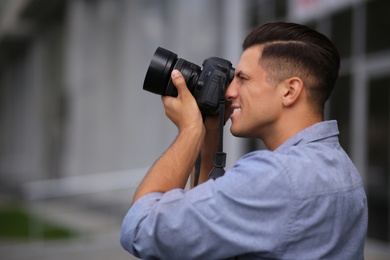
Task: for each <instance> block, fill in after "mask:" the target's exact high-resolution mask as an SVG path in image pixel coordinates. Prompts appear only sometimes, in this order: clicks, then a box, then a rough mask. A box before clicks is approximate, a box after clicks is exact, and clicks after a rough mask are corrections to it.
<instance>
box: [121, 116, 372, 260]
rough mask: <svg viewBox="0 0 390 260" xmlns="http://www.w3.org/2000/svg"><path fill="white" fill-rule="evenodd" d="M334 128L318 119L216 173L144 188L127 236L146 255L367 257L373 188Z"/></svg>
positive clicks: (132, 248)
mask: <svg viewBox="0 0 390 260" xmlns="http://www.w3.org/2000/svg"><path fill="white" fill-rule="evenodd" d="M337 136H338V128H337V123H336V121H327V122H321V123H318V124H315V125H313V126H311V127H309V128H307V129H305V130H303V131H301V132H300V133H298V134H296V135H295V136H293V137H292V138H290V139H289V140H288V141H286V142H285V143H284V144H283V145H281V146H280V147H279V148H278V149H276V150H275V151H273V152H271V151H265V150H261V151H255V152H252V153H249V154H247V155H245V156H243V157H242V158H241V159H240V160H238V161H237V163H236V164H235V165H234V166H233V167H232V168H231V169H229V170H228V171H227V172H226V173H225V175H224V176H223V177H220V178H218V179H217V180H215V181H214V180H209V181H207V182H206V183H204V184H201V185H199V186H197V187H196V188H194V189H191V190H189V191H185V190H182V189H175V190H172V191H169V192H166V193H151V194H147V195H145V196H143V197H142V198H141V199H139V200H138V201H137V202H136V203H135V204H134V205H133V206H132V207H131V208H130V210H129V212H128V213H127V215H126V217H125V219H124V221H123V226H122V233H121V243H122V246H123V247H124V248H125V249H126V250H127V251H129V252H130V253H132V254H134V255H135V256H137V257H140V258H142V259H169V260H173V259H202V260H204V259H226V258H232V257H236V259H300V260H301V259H337V260H339V259H343V260H346V259H353V260H358V259H363V258H364V254H363V251H364V241H365V236H366V229H367V202H366V195H365V192H364V189H363V186H362V181H361V178H360V175H359V173H358V171H357V170H356V168H355V166H354V165H353V163H352V162H351V160H350V159H349V157H348V155H347V154H346V153H345V152H344V150H343V149H342V148H341V146H340V144H339V141H338V137H337Z"/></svg>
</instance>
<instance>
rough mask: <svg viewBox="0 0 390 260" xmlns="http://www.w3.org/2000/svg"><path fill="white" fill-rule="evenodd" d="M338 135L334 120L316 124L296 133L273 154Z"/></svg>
mask: <svg viewBox="0 0 390 260" xmlns="http://www.w3.org/2000/svg"><path fill="white" fill-rule="evenodd" d="M338 134H339V129H338V126H337V121H336V120H330V121H323V122H319V123H316V124H314V125H312V126H309V127H308V128H305V129H303V130H302V131H300V132H298V133H297V134H295V135H294V136H292V137H291V138H290V139H288V140H287V141H286V142H284V143H283V144H282V145H281V146H279V147H278V148H277V149H276V150H275V152H283V151H285V150H286V149H288V148H289V147H291V146H296V145H298V144H300V143H310V142H313V141H318V140H321V139H326V138H329V137H332V136H336V137H337V135H338Z"/></svg>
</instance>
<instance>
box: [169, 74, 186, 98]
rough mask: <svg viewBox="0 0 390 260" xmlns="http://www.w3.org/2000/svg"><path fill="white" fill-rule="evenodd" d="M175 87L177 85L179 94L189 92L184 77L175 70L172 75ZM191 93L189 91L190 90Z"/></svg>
mask: <svg viewBox="0 0 390 260" xmlns="http://www.w3.org/2000/svg"><path fill="white" fill-rule="evenodd" d="M171 77H172V82H173V85H175V87H176V89H177V92H178V93H179V94H180V93H182V92H183V90H184V91H185V90H188V88H187V84H186V81H185V79H184V77H183V75H182V74H181V73H180V71H178V70H173V71H172V73H171ZM188 91H189V90H188Z"/></svg>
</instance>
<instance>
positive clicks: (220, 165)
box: [209, 99, 226, 180]
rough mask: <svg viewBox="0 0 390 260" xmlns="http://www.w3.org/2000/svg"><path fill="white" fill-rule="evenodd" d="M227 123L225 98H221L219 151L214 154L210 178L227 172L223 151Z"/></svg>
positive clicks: (215, 177)
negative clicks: (224, 127) (224, 128)
mask: <svg viewBox="0 0 390 260" xmlns="http://www.w3.org/2000/svg"><path fill="white" fill-rule="evenodd" d="M224 125H225V99H220V100H219V140H218V151H217V152H216V153H215V154H214V168H213V169H212V170H211V172H210V174H209V179H213V180H215V179H217V178H219V177H221V176H223V175H224V174H225V169H224V167H225V165H226V153H224V152H223V126H224Z"/></svg>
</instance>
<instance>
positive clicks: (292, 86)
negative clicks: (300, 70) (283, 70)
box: [282, 77, 303, 107]
mask: <svg viewBox="0 0 390 260" xmlns="http://www.w3.org/2000/svg"><path fill="white" fill-rule="evenodd" d="M282 84H283V86H282V91H283V92H282V94H283V96H282V102H283V105H284V106H286V107H288V106H291V105H293V104H294V103H295V102H296V101H297V100H298V98H299V96H300V95H301V94H302V91H303V82H302V80H301V79H300V78H298V77H293V78H289V79H286V80H284V81H283V82H282Z"/></svg>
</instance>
